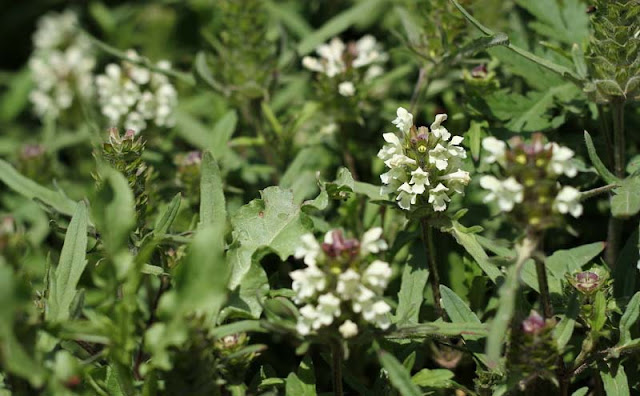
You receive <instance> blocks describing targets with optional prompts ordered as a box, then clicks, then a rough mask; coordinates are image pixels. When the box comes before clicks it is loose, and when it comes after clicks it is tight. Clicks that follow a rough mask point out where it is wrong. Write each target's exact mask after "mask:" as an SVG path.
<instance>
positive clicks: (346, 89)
mask: <svg viewBox="0 0 640 396" xmlns="http://www.w3.org/2000/svg"><path fill="white" fill-rule="evenodd" d="M338 93H340V95H342V96H353V95H355V93H356V87H355V86H354V85H353V83H352V82H351V81H345V82H341V83H340V84H339V85H338Z"/></svg>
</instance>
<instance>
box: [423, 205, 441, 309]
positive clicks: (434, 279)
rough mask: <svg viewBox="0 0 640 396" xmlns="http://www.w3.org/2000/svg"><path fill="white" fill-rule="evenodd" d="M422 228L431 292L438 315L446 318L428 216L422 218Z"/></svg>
mask: <svg viewBox="0 0 640 396" xmlns="http://www.w3.org/2000/svg"><path fill="white" fill-rule="evenodd" d="M420 228H421V230H422V242H423V243H424V248H425V253H426V255H427V258H428V260H427V263H428V265H429V283H430V284H431V292H432V293H433V305H434V307H435V309H436V315H437V316H438V317H439V318H443V319H444V318H445V314H444V310H443V309H442V305H441V303H440V298H441V297H440V275H439V274H438V266H437V264H436V251H435V245H434V243H433V230H432V229H431V226H429V223H428V221H427V218H426V217H423V218H422V219H420Z"/></svg>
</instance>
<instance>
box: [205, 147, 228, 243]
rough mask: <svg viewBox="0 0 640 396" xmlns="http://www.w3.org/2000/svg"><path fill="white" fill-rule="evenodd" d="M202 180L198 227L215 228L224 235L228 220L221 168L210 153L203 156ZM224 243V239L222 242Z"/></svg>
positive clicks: (206, 152)
mask: <svg viewBox="0 0 640 396" xmlns="http://www.w3.org/2000/svg"><path fill="white" fill-rule="evenodd" d="M201 173H202V176H201V178H200V222H199V223H198V227H200V228H202V227H209V226H213V227H214V228H216V229H217V231H218V232H219V233H221V234H224V225H225V223H226V219H227V210H226V207H225V199H224V191H223V186H222V177H221V176H220V168H219V167H218V164H217V162H216V160H215V159H214V158H213V156H212V155H211V153H210V152H208V151H205V152H204V155H203V156H202V165H201ZM220 241H221V242H222V243H224V239H221V240H220Z"/></svg>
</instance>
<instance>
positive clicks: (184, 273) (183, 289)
mask: <svg viewBox="0 0 640 396" xmlns="http://www.w3.org/2000/svg"><path fill="white" fill-rule="evenodd" d="M223 238H224V235H223V233H222V231H221V230H219V229H215V228H212V227H203V228H201V229H199V230H198V231H197V232H196V235H195V237H194V238H193V242H192V243H191V246H190V247H189V252H188V254H187V257H186V259H185V260H184V262H183V263H181V264H180V266H178V268H177V271H176V274H175V278H174V289H173V290H174V291H175V294H176V300H177V305H178V307H179V310H178V312H181V313H182V314H187V313H189V312H201V313H205V314H207V315H210V316H212V317H213V318H214V321H215V316H216V315H217V313H218V311H219V310H220V308H221V307H222V305H223V304H224V302H225V301H226V299H227V294H228V290H227V283H228V279H229V268H228V266H227V264H226V263H225V260H224V258H223Z"/></svg>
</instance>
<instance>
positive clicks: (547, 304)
mask: <svg viewBox="0 0 640 396" xmlns="http://www.w3.org/2000/svg"><path fill="white" fill-rule="evenodd" d="M534 261H535V263H536V274H537V276H538V289H539V290H540V300H541V302H542V310H543V315H544V318H545V319H549V318H551V317H552V316H553V308H552V307H551V297H550V295H549V281H548V280H547V270H546V268H545V266H544V261H542V260H540V259H539V258H537V257H535V256H534Z"/></svg>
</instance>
